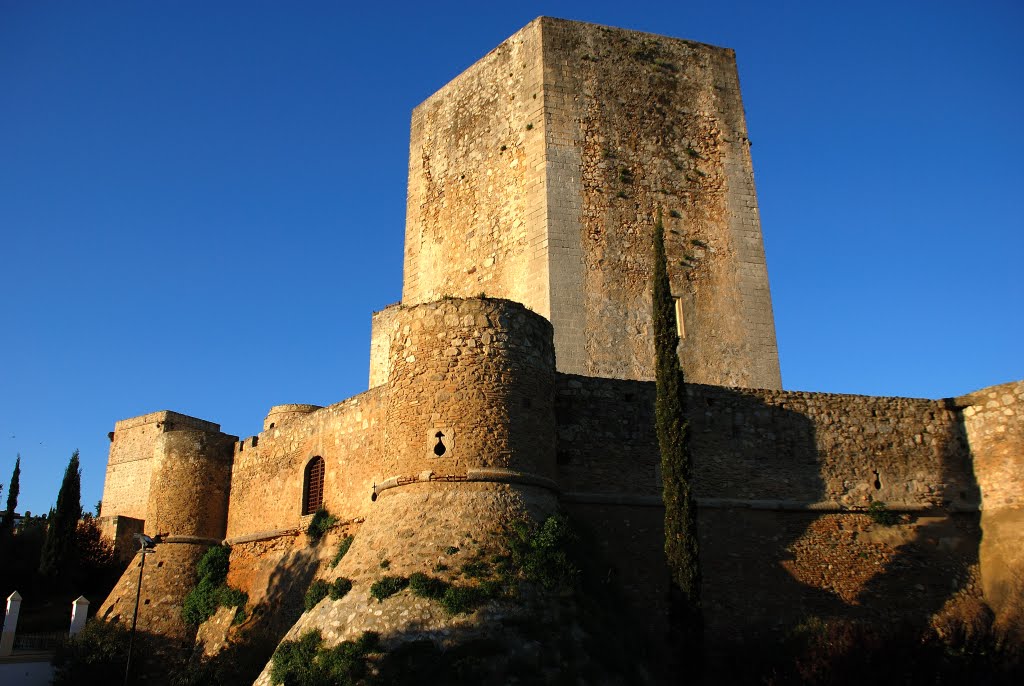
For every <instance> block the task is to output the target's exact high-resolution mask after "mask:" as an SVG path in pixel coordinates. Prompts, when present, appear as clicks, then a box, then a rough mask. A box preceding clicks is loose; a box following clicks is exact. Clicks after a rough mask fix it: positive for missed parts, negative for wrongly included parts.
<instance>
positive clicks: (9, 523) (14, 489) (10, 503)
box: [0, 454, 21, 536]
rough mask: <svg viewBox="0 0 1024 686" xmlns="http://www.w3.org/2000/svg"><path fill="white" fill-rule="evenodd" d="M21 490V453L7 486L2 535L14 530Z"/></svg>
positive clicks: (1, 528) (1, 523)
mask: <svg viewBox="0 0 1024 686" xmlns="http://www.w3.org/2000/svg"><path fill="white" fill-rule="evenodd" d="M20 491H21V455H20V454H19V455H18V459H16V460H15V461H14V474H12V475H11V483H10V484H8V487H7V509H6V510H4V519H3V522H0V536H6V535H7V534H9V533H11V531H13V530H14V510H15V508H17V507H18V493H19V492H20Z"/></svg>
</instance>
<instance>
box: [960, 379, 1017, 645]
mask: <svg viewBox="0 0 1024 686" xmlns="http://www.w3.org/2000/svg"><path fill="white" fill-rule="evenodd" d="M956 403H957V404H958V405H959V406H961V407H963V416H964V427H965V429H966V433H967V440H968V442H969V443H970V447H971V453H972V456H973V460H974V474H975V476H976V477H977V479H978V485H979V486H980V487H981V495H982V498H983V502H984V507H983V509H982V517H981V528H982V531H983V534H984V535H983V536H982V539H981V549H980V556H981V576H982V584H983V586H984V589H985V597H986V599H988V601H989V603H990V604H991V605H992V607H993V608H994V609H995V610H996V612H997V613H998V614H999V615H1000V616H1001V617H1003V618H1005V619H1006V620H1007V621H1011V622H1012V621H1017V622H1018V623H1019V624H1018V625H1022V624H1024V478H1022V477H1024V419H1022V414H1024V412H1022V408H1024V381H1017V382H1014V383H1008V384H1002V385H1000V386H993V387H991V388H986V389H983V390H980V391H978V392H976V393H971V394H970V395H967V396H963V397H960V398H957V399H956Z"/></svg>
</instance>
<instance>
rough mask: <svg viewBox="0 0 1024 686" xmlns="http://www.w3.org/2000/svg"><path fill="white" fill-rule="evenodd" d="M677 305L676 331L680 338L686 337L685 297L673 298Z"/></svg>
mask: <svg viewBox="0 0 1024 686" xmlns="http://www.w3.org/2000/svg"><path fill="white" fill-rule="evenodd" d="M672 300H673V301H674V302H675V306H676V333H677V334H679V337H680V338H686V323H685V322H684V321H683V299H682V298H672Z"/></svg>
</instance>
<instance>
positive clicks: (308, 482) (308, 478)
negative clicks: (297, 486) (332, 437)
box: [302, 455, 324, 515]
mask: <svg viewBox="0 0 1024 686" xmlns="http://www.w3.org/2000/svg"><path fill="white" fill-rule="evenodd" d="M323 504H324V458H322V457H320V456H319V455H317V456H316V457H314V458H313V459H312V460H310V461H309V462H308V463H307V464H306V469H305V473H304V474H303V475H302V514H304V515H309V514H313V513H314V512H316V511H317V510H319V509H320V506H321V505H323Z"/></svg>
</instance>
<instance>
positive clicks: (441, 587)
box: [409, 572, 449, 600]
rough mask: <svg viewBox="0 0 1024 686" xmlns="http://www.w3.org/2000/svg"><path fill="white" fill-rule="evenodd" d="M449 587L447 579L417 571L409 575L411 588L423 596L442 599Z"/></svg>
mask: <svg viewBox="0 0 1024 686" xmlns="http://www.w3.org/2000/svg"><path fill="white" fill-rule="evenodd" d="M448 588H449V584H448V582H447V581H444V580H443V579H438V578H437V577H434V576H427V575H426V574H424V573H422V572H416V573H415V574H411V575H410V576H409V589H410V590H411V591H412V592H413V593H414V594H416V595H418V596H419V597H421V598H432V599H433V600H440V599H441V598H442V597H443V596H444V593H445V591H447V590H448Z"/></svg>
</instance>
